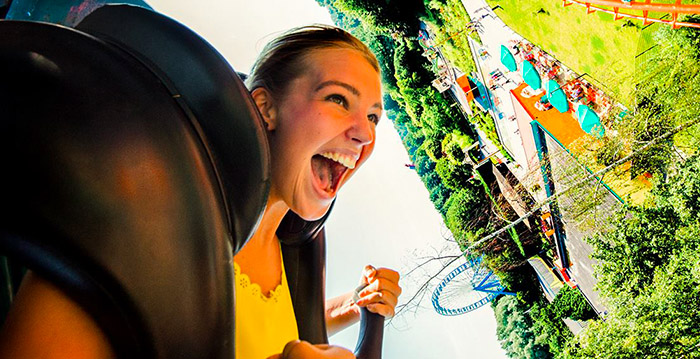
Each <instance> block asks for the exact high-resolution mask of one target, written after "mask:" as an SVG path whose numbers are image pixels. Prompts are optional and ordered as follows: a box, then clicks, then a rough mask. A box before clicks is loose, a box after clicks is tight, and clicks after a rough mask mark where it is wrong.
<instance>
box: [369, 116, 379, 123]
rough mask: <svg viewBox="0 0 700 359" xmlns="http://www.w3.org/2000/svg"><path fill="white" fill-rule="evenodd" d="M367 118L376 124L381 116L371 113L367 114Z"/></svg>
mask: <svg viewBox="0 0 700 359" xmlns="http://www.w3.org/2000/svg"><path fill="white" fill-rule="evenodd" d="M367 119H368V120H369V121H370V122H372V123H373V124H375V125H376V124H378V123H379V116H377V115H375V114H371V115H369V116H367Z"/></svg>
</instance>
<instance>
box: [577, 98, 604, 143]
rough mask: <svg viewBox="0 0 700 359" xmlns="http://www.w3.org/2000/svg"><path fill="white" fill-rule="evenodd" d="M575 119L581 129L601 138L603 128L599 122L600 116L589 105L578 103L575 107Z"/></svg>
mask: <svg viewBox="0 0 700 359" xmlns="http://www.w3.org/2000/svg"><path fill="white" fill-rule="evenodd" d="M576 119H577V120H578V124H579V125H580V126H581V129H582V130H583V131H584V132H586V133H587V134H589V135H592V136H595V137H598V138H601V137H603V135H605V128H604V127H603V124H601V123H600V117H598V114H596V113H595V111H593V110H592V109H591V108H590V107H588V106H586V105H583V104H581V105H578V107H577V108H576Z"/></svg>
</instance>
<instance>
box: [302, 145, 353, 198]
mask: <svg viewBox="0 0 700 359" xmlns="http://www.w3.org/2000/svg"><path fill="white" fill-rule="evenodd" d="M354 167H355V160H353V159H350V158H348V157H344V156H342V155H338V154H334V153H329V152H325V153H322V154H317V155H314V156H313V157H312V158H311V170H312V172H313V174H314V177H315V178H316V183H317V184H318V186H319V187H320V188H321V189H322V190H323V191H325V192H326V193H328V194H330V195H334V194H335V192H336V191H337V190H338V187H339V186H340V183H341V182H342V179H343V177H344V175H345V173H347V171H348V169H352V168H354Z"/></svg>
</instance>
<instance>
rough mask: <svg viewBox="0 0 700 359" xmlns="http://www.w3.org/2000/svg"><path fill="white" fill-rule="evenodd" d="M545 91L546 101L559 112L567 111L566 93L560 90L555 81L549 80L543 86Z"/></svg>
mask: <svg viewBox="0 0 700 359" xmlns="http://www.w3.org/2000/svg"><path fill="white" fill-rule="evenodd" d="M544 88H545V90H546V91H547V99H549V103H551V104H552V106H554V108H556V109H557V110H558V111H559V112H561V113H564V112H566V111H569V101H568V100H567V98H566V93H564V90H562V89H561V87H560V86H559V84H558V83H557V82H556V81H555V80H549V81H547V83H546V84H545V86H544Z"/></svg>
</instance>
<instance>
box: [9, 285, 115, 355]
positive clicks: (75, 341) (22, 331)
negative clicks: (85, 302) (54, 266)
mask: <svg viewBox="0 0 700 359" xmlns="http://www.w3.org/2000/svg"><path fill="white" fill-rule="evenodd" d="M114 357H115V355H114V353H113V352H112V349H111V347H110V345H109V343H108V341H107V338H106V337H105V336H104V334H103V333H102V331H101V330H100V329H99V328H98V327H97V324H96V323H95V322H94V321H93V320H92V318H90V316H89V315H88V314H87V313H86V312H85V311H84V310H83V309H82V308H81V307H80V306H79V305H78V304H77V303H75V302H74V301H73V300H71V299H70V298H69V297H68V296H66V295H65V294H64V293H63V292H62V291H61V290H60V289H59V288H58V287H56V286H55V285H53V284H52V283H50V282H49V281H47V280H44V279H42V278H41V277H39V276H37V275H35V274H32V273H31V272H29V273H27V276H26V277H25V279H24V280H23V281H22V285H21V287H20V290H19V292H18V293H17V297H16V298H15V301H14V302H13V305H12V309H11V310H10V313H9V315H8V317H7V320H6V322H5V325H4V327H3V328H2V331H1V332H0V358H56V359H58V358H75V359H83V358H85V359H88V358H114Z"/></svg>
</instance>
